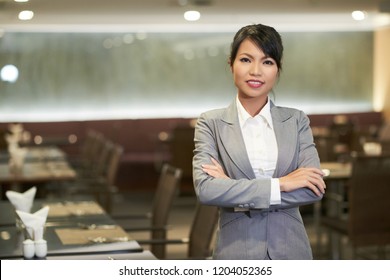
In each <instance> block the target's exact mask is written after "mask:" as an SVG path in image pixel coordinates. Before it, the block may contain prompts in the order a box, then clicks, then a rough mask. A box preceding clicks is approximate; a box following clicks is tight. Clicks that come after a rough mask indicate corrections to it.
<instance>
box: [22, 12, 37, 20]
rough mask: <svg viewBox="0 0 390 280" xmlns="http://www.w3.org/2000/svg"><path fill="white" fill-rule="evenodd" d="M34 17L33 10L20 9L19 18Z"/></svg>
mask: <svg viewBox="0 0 390 280" xmlns="http://www.w3.org/2000/svg"><path fill="white" fill-rule="evenodd" d="M33 17H34V12H33V11H21V12H20V13H19V19H20V20H30V19H32V18H33Z"/></svg>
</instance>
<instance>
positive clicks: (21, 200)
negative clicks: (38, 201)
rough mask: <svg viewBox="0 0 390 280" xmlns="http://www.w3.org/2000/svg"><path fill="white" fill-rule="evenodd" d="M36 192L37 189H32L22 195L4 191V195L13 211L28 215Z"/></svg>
mask: <svg viewBox="0 0 390 280" xmlns="http://www.w3.org/2000/svg"><path fill="white" fill-rule="evenodd" d="M36 192H37V188H36V187H32V188H30V189H28V190H27V191H25V192H24V193H18V192H15V191H6V193H5V195H6V196H7V198H8V199H9V201H10V202H11V204H12V205H13V206H14V207H15V210H20V211H23V212H27V213H30V212H31V207H32V205H33V201H34V197H35V193H36Z"/></svg>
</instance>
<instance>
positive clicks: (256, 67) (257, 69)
mask: <svg viewBox="0 0 390 280" xmlns="http://www.w3.org/2000/svg"><path fill="white" fill-rule="evenodd" d="M261 73H262V69H261V65H260V64H259V63H253V64H252V67H251V69H250V74H251V75H253V76H261Z"/></svg>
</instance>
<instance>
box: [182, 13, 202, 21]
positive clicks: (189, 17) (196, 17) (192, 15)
mask: <svg viewBox="0 0 390 280" xmlns="http://www.w3.org/2000/svg"><path fill="white" fill-rule="evenodd" d="M184 19H185V20H188V21H197V20H199V19H200V13H199V12H198V11H187V12H185V13H184Z"/></svg>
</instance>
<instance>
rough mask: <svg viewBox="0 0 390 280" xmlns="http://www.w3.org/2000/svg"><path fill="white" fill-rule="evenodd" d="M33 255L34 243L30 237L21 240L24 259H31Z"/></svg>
mask: <svg viewBox="0 0 390 280" xmlns="http://www.w3.org/2000/svg"><path fill="white" fill-rule="evenodd" d="M34 255H35V244H34V241H32V240H31V239H26V240H24V241H23V256H24V258H25V259H32V258H33V257H34Z"/></svg>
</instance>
